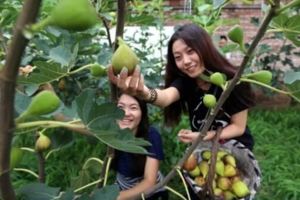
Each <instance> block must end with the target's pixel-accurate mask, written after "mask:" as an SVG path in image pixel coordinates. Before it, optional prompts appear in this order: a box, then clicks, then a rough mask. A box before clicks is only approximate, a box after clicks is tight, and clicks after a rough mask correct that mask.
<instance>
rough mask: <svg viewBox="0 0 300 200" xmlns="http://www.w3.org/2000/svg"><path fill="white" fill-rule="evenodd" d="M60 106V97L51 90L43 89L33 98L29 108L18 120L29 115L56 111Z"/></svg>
mask: <svg viewBox="0 0 300 200" xmlns="http://www.w3.org/2000/svg"><path fill="white" fill-rule="evenodd" d="M59 106H60V99H59V98H58V97H57V96H56V94H55V93H54V92H52V91H49V90H43V91H41V92H40V93H38V94H37V95H35V96H34V97H33V98H32V101H31V102H30V104H29V106H28V107H27V109H26V110H25V111H24V112H23V113H22V114H21V115H20V117H19V118H18V120H21V119H24V118H26V117H28V116H40V115H46V114H49V113H52V112H54V111H55V110H57V109H58V108H59Z"/></svg>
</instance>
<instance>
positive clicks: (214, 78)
mask: <svg viewBox="0 0 300 200" xmlns="http://www.w3.org/2000/svg"><path fill="white" fill-rule="evenodd" d="M209 80H210V82H211V83H213V84H215V85H217V86H220V87H222V86H223V85H224V83H225V78H224V75H223V74H221V73H220V72H215V73H213V74H212V75H210V77H209Z"/></svg>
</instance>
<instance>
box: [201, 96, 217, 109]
mask: <svg viewBox="0 0 300 200" xmlns="http://www.w3.org/2000/svg"><path fill="white" fill-rule="evenodd" d="M216 102H217V99H216V97H215V96H214V95H212V94H205V95H204V97H203V103H204V105H205V106H206V107H207V108H213V107H214V106H215V105H216Z"/></svg>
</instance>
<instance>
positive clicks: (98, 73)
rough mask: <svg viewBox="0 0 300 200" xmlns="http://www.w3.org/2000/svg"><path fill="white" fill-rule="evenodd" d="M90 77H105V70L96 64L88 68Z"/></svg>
mask: <svg viewBox="0 0 300 200" xmlns="http://www.w3.org/2000/svg"><path fill="white" fill-rule="evenodd" d="M90 72H91V75H92V76H94V77H102V76H105V75H106V69H105V67H104V66H103V65H99V64H98V63H95V64H92V65H91V66H90Z"/></svg>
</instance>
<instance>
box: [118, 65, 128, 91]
mask: <svg viewBox="0 0 300 200" xmlns="http://www.w3.org/2000/svg"><path fill="white" fill-rule="evenodd" d="M127 77H128V69H127V68H126V67H123V68H122V70H121V72H120V74H119V78H118V88H120V89H121V90H126V88H127V84H126V79H127Z"/></svg>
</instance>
